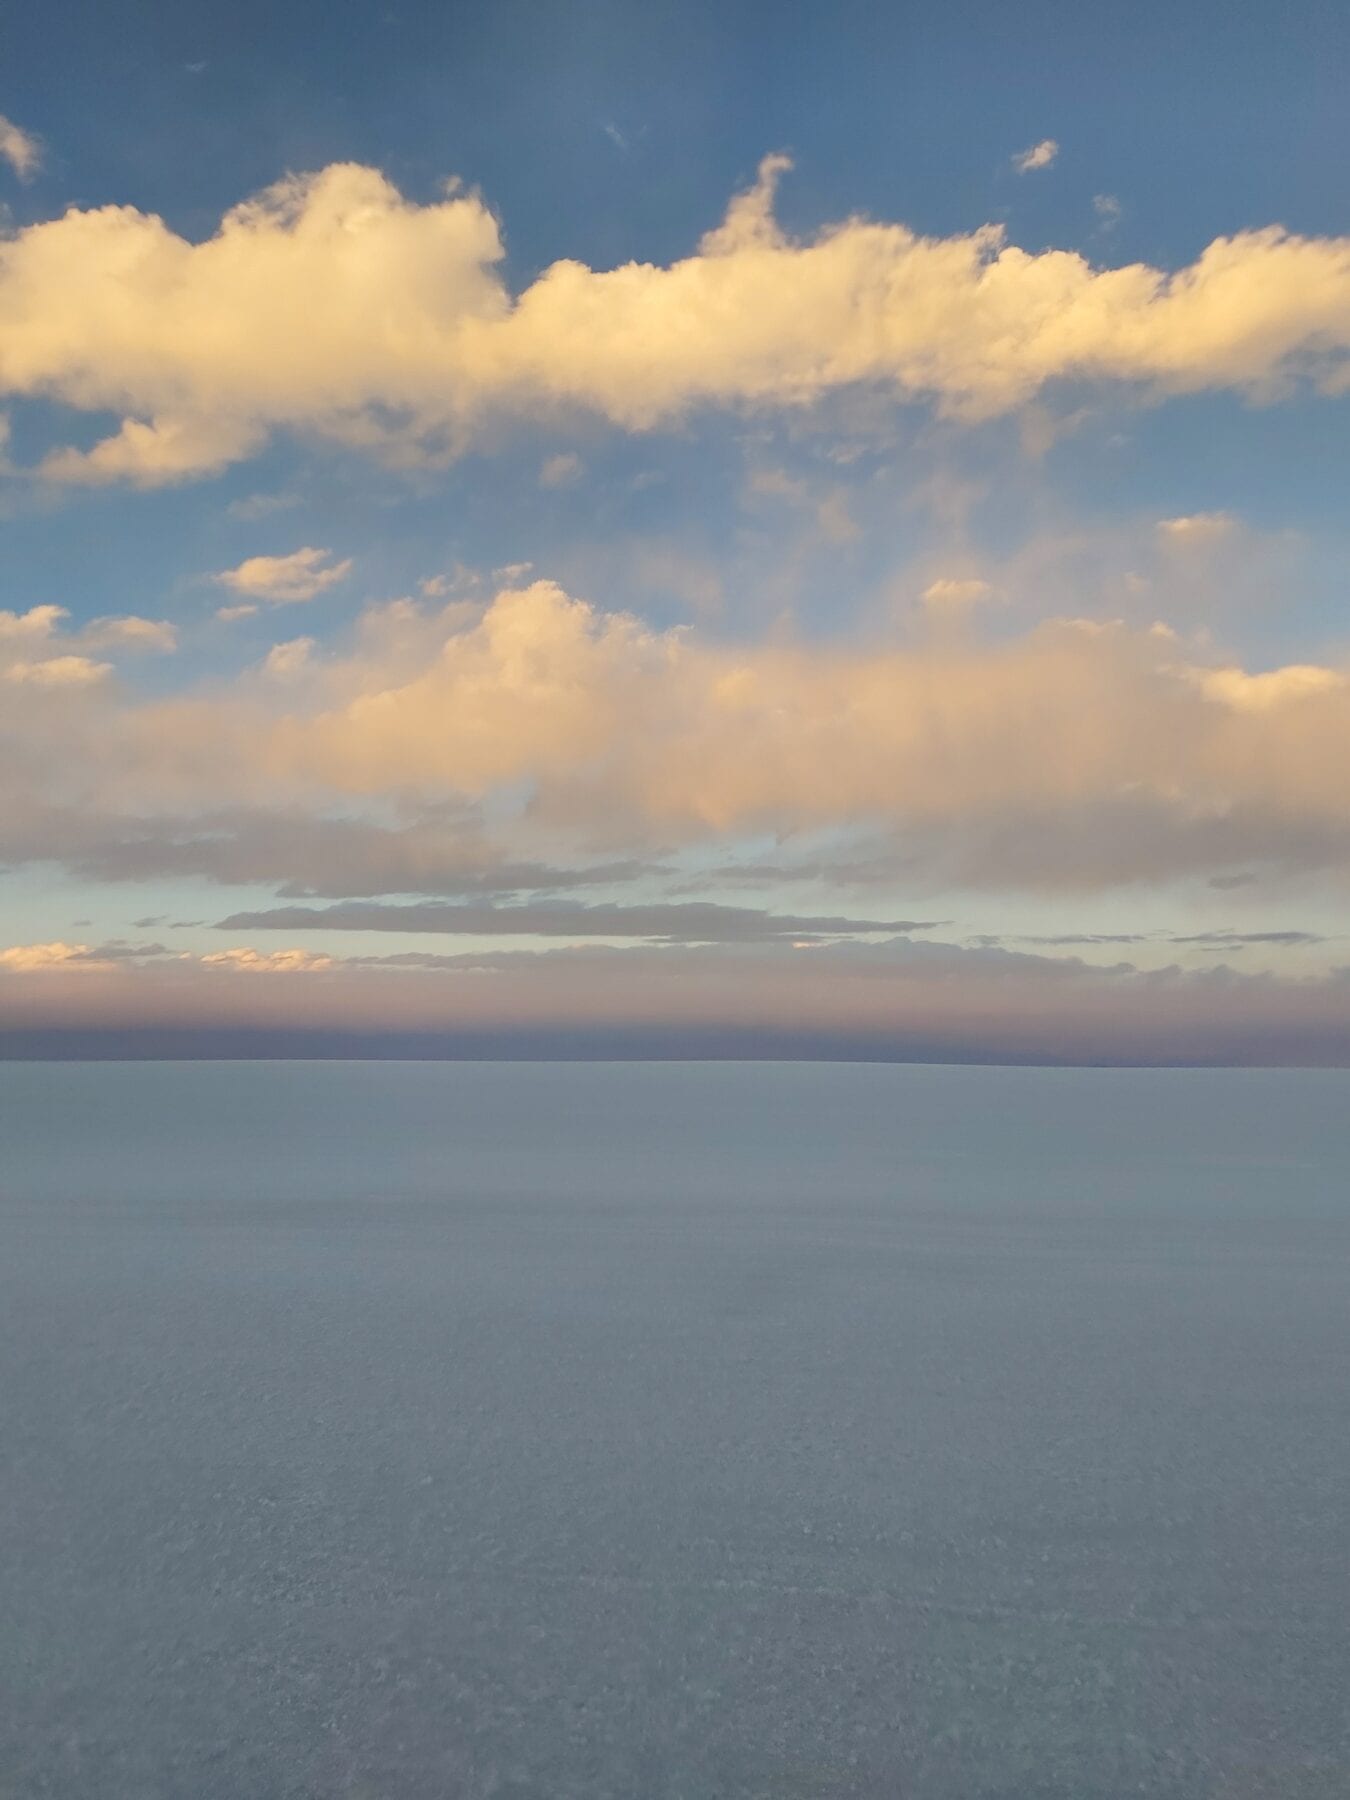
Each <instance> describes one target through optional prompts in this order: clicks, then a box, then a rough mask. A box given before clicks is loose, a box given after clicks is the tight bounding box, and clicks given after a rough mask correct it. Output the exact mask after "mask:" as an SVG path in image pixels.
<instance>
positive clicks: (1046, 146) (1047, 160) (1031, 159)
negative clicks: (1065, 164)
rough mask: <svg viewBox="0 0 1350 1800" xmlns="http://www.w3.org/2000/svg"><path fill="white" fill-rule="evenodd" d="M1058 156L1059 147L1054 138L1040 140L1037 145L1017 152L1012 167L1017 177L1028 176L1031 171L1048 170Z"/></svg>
mask: <svg viewBox="0 0 1350 1800" xmlns="http://www.w3.org/2000/svg"><path fill="white" fill-rule="evenodd" d="M1058 155H1059V145H1058V144H1057V143H1056V142H1055V140H1054V138H1042V139H1041V141H1040V143H1039V144H1032V145H1031V146H1030V148H1029V149H1026V150H1019V151H1018V152H1017V155H1016V156H1014V157H1013V159H1012V166H1013V167H1014V169H1016V170H1017V173H1018V174H1019V175H1029V174H1030V173H1031V171H1032V170H1033V169H1048V168H1049V167H1050V165H1051V163H1052V162H1054V160H1055V158H1056V157H1057V156H1058Z"/></svg>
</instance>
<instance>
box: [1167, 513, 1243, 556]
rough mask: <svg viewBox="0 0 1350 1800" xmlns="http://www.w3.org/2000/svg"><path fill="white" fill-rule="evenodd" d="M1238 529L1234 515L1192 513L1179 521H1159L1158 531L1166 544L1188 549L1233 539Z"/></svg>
mask: <svg viewBox="0 0 1350 1800" xmlns="http://www.w3.org/2000/svg"><path fill="white" fill-rule="evenodd" d="M1236 527H1237V520H1236V519H1235V518H1234V517H1233V515H1232V513H1226V512H1208V513H1191V514H1189V515H1188V516H1186V517H1184V518H1179V519H1159V521H1158V531H1159V534H1160V536H1161V537H1162V538H1163V540H1164V542H1166V543H1169V544H1173V545H1180V546H1183V547H1185V548H1187V549H1189V548H1192V547H1194V546H1196V545H1205V544H1216V543H1218V542H1219V541H1220V540H1221V539H1223V538H1226V537H1231V536H1232V534H1233V532H1234V530H1235V529H1236Z"/></svg>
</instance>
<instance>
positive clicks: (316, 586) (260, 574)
mask: <svg viewBox="0 0 1350 1800" xmlns="http://www.w3.org/2000/svg"><path fill="white" fill-rule="evenodd" d="M332 554H333V553H332V551H331V550H320V549H317V548H316V547H315V546H314V545H313V544H306V545H305V546H304V548H303V549H300V550H293V551H292V552H291V553H290V555H289V556H250V557H247V558H246V559H245V560H244V561H243V562H241V563H240V564H239V566H238V568H236V569H222V570H221V571H220V573H219V574H218V575H216V576H214V577H213V579H214V580H215V581H218V582H219V583H220V585H221V586H222V587H227V588H230V589H232V590H233V591H234V592H235V593H236V594H245V595H248V596H249V597H250V598H251V599H257V600H272V601H275V602H276V604H277V605H279V606H287V605H290V604H292V603H293V602H295V601H297V600H312V599H313V598H314V596H315V595H316V594H321V593H323V592H324V590H325V589H326V588H330V587H334V586H336V584H337V583H338V582H339V581H343V580H345V579H346V577H347V576H348V575H349V574H350V573H351V569H352V559H351V557H349V556H348V557H344V558H343V560H342V561H341V562H333V561H331V560H330V559H331V557H332Z"/></svg>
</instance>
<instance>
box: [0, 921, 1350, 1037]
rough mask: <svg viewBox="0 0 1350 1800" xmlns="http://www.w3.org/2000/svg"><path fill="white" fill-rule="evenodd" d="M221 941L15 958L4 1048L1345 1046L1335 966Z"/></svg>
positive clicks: (5, 1001)
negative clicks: (355, 948) (197, 947)
mask: <svg viewBox="0 0 1350 1800" xmlns="http://www.w3.org/2000/svg"><path fill="white" fill-rule="evenodd" d="M213 954H214V955H216V956H217V957H218V958H219V959H220V960H218V961H214V962H208V961H207V960H206V959H204V958H196V957H189V958H183V959H179V958H176V957H165V956H159V957H155V958H151V959H148V960H147V961H145V962H144V964H142V965H137V964H136V963H134V962H121V963H115V964H111V965H109V966H108V967H105V968H103V969H91V968H83V969H76V968H75V967H71V968H70V969H64V968H61V967H55V966H44V967H42V968H39V969H33V970H27V971H26V970H23V969H19V968H6V969H5V972H4V980H3V981H2V982H0V1052H3V1053H5V1054H10V1055H14V1054H24V1053H29V1054H31V1053H32V1052H33V1051H34V1050H35V1049H39V1050H41V1051H42V1053H44V1054H52V1053H53V1052H54V1051H55V1052H56V1053H59V1054H65V1055H72V1054H76V1055H107V1054H110V1053H113V1054H123V1055H126V1054H130V1055H183V1054H196V1055H201V1054H226V1055H240V1054H244V1055H260V1054H261V1055H275V1054H283V1055H284V1054H291V1055H297V1054H298V1055H316V1054H317V1055H334V1054H337V1055H370V1054H371V1053H372V1052H374V1053H382V1054H390V1053H392V1054H398V1055H404V1056H428V1055H430V1056H447V1055H448V1056H474V1055H478V1056H482V1055H515V1056H520V1055H526V1056H529V1055H534V1056H540V1055H542V1056H550V1055H553V1056H556V1055H559V1054H561V1055H570V1056H597V1055H598V1056H608V1057H614V1056H625V1057H627V1056H663V1055H664V1056H671V1055H675V1056H688V1055H696V1056H698V1055H704V1056H706V1055H712V1056H747V1055H748V1056H808V1057H819V1056H833V1057H839V1056H844V1057H849V1058H854V1059H857V1058H870V1059H881V1060H894V1059H904V1060H921V1061H947V1062H950V1061H993V1062H1051V1063H1074V1062H1097V1063H1164V1064H1174V1063H1239V1064H1272V1063H1273V1064H1279V1063H1294V1064H1328V1065H1334V1066H1341V1067H1344V1066H1346V1065H1347V1064H1350V978H1348V977H1347V976H1346V975H1344V974H1340V975H1331V976H1327V977H1320V978H1314V979H1302V980H1293V979H1288V978H1280V977H1276V976H1270V975H1264V974H1261V975H1241V974H1238V973H1236V972H1235V971H1234V970H1232V969H1230V968H1228V967H1227V966H1224V965H1219V966H1215V967H1212V968H1209V969H1206V970H1204V971H1203V972H1195V973H1192V972H1183V971H1181V970H1179V969H1175V968H1173V969H1164V970H1159V971H1153V972H1148V973H1146V972H1143V971H1140V970H1138V969H1136V968H1134V967H1132V966H1131V965H1130V964H1129V963H1120V964H1117V965H1115V966H1114V967H1112V968H1107V969H1103V968H1094V967H1091V966H1089V965H1087V964H1085V963H1082V962H1079V961H1077V960H1076V959H1073V958H1068V957H1046V956H1040V955H1032V954H1027V953H1023V952H1015V951H1008V950H1004V949H1000V948H997V947H990V948H974V949H972V948H962V947H958V946H955V945H951V944H930V943H918V942H914V941H912V940H910V939H903V938H902V939H899V940H891V941H889V942H886V943H880V944H858V943H852V944H827V945H821V946H818V947H815V948H813V949H811V950H809V951H798V950H794V949H793V948H792V947H791V945H790V943H782V942H779V943H770V944H760V945H755V946H746V945H743V944H736V945H714V946H706V947H702V948H696V947H689V946H674V947H669V946H668V947H664V948H654V947H650V946H635V947H633V948H630V949H612V948H606V947H603V946H600V945H591V946H587V947H585V948H581V949H566V950H555V951H546V952H539V953H536V952H528V951H520V950H492V951H487V952H474V953H470V954H466V955H462V956H444V957H438V956H435V955H427V954H424V953H421V952H411V953H404V954H402V955H397V956H391V957H379V958H373V959H357V958H351V959H340V958H326V957H323V956H321V955H320V954H319V953H316V952H314V951H310V950H303V949H302V950H285V951H281V952H278V953H276V954H275V955H273V954H270V953H267V952H262V951H258V950H256V949H253V948H250V947H240V948H237V949H233V950H230V951H222V952H217V953H213ZM2 966H3V965H0V967H2ZM255 973H256V974H264V975H266V976H268V979H267V980H258V981H254V980H246V979H238V980H236V979H232V978H231V977H233V976H235V975H239V976H247V975H250V974H255Z"/></svg>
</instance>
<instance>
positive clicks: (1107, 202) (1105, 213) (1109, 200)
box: [1092, 194, 1121, 231]
mask: <svg viewBox="0 0 1350 1800" xmlns="http://www.w3.org/2000/svg"><path fill="white" fill-rule="evenodd" d="M1092 210H1093V211H1094V212H1095V213H1096V215H1097V217H1098V219H1099V220H1100V221H1101V228H1102V230H1103V231H1110V230H1111V228H1112V226H1113V225H1116V224H1118V223H1119V222H1120V210H1121V209H1120V202H1119V200H1117V199H1116V197H1115V195H1114V194H1094V195H1093V196H1092Z"/></svg>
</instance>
